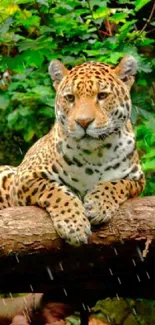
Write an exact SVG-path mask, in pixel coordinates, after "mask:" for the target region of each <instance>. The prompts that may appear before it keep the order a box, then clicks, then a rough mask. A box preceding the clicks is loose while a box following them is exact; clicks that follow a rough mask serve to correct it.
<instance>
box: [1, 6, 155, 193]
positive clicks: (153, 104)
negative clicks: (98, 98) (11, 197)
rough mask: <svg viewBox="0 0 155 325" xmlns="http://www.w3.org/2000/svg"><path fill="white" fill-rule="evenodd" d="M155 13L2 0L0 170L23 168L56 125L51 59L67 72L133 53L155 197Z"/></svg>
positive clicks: (136, 99) (140, 136)
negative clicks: (33, 149)
mask: <svg viewBox="0 0 155 325" xmlns="http://www.w3.org/2000/svg"><path fill="white" fill-rule="evenodd" d="M153 11H154V7H152V4H151V1H150V0H133V1H124V0H117V1H115V2H114V1H112V0H111V1H110V0H104V1H102V0H87V1H86V0H85V1H80V0H74V1H73V0H68V1H65V0H53V1H52V0H16V2H13V1H10V0H1V2H0V17H1V18H0V44H1V46H0V73H1V80H0V90H1V92H0V120H1V123H0V136H1V143H0V160H1V161H0V163H10V164H13V163H14V162H15V160H16V163H19V161H20V160H21V159H22V156H23V155H24V153H25V151H26V150H27V148H28V147H29V146H30V145H31V144H32V143H33V142H34V141H35V140H36V139H38V138H39V137H41V136H42V135H43V134H45V133H46V132H47V131H48V130H49V128H50V126H51V124H52V123H53V121H54V96H55V94H54V91H53V89H52V87H51V81H50V78H49V76H48V74H47V67H48V64H49V61H50V60H51V59H54V58H59V59H60V60H62V61H63V62H64V63H65V64H66V65H68V66H69V67H70V66H74V65H76V64H79V63H82V62H84V61H85V60H99V61H101V62H107V63H110V64H114V65H115V64H116V63H117V62H118V61H119V59H120V58H121V57H122V56H123V55H125V54H127V53H128V54H132V55H134V56H135V57H136V59H137V61H138V65H139V67H138V76H137V81H136V85H135V87H134V89H133V91H132V98H133V115H132V119H133V123H134V124H135V130H136V135H137V145H138V149H139V152H140V155H141V160H142V166H143V168H144V171H145V172H146V175H147V180H148V181H147V186H146V190H145V194H153V193H155V171H154V169H155V167H154V166H155V158H154V157H155V131H154V130H155V114H154V112H155V96H154V95H153V84H152V82H153V69H154V66H155V60H154V59H153V58H152V57H153V42H154V41H153V39H152V38H151V32H150V31H151V29H153V26H154V23H155V22H154V21H153V18H152V16H153ZM10 78H11V81H10ZM14 156H16V159H15V158H14Z"/></svg>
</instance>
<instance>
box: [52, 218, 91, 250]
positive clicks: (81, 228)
mask: <svg viewBox="0 0 155 325" xmlns="http://www.w3.org/2000/svg"><path fill="white" fill-rule="evenodd" d="M53 223H54V227H55V230H56V232H57V233H58V235H59V236H60V237H62V238H64V239H65V240H66V242H67V243H69V244H70V245H73V246H80V245H82V244H87V242H88V236H89V234H91V226H90V222H89V220H88V219H87V218H86V217H85V215H84V214H83V213H80V212H79V215H75V214H73V215H71V214H65V216H64V217H63V218H62V216H61V217H60V216H58V217H55V218H54V219H53Z"/></svg>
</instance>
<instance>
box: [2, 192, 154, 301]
mask: <svg viewBox="0 0 155 325" xmlns="http://www.w3.org/2000/svg"><path fill="white" fill-rule="evenodd" d="M154 246H155V197H144V198H137V199H133V200H128V201H127V202H125V203H124V204H123V205H122V207H121V208H120V210H119V211H118V213H117V215H115V217H114V218H113V219H112V220H111V222H110V223H108V224H106V225H103V226H100V227H96V228H94V229H93V233H92V235H91V236H90V238H89V244H88V245H83V246H81V247H78V248H75V247H71V246H69V245H68V244H66V243H64V241H63V240H62V239H60V238H58V236H57V234H56V233H55V231H54V229H53V225H52V221H51V219H50V217H49V215H47V213H46V212H45V211H44V210H42V209H40V208H38V207H16V208H8V209H5V210H1V211H0V290H1V292H30V291H35V292H46V291H48V290H52V296H53V299H54V301H64V300H67V301H68V300H69V299H71V300H73V297H74V299H75V300H79V301H81V300H82V301H85V300H88V298H89V300H91V299H93V300H95V299H96V297H97V299H99V297H102V298H104V297H106V296H119V295H123V296H132V297H149V298H154V296H155V284H154V281H153V277H154V273H155V263H154V258H155V250H154ZM151 279H152V280H151Z"/></svg>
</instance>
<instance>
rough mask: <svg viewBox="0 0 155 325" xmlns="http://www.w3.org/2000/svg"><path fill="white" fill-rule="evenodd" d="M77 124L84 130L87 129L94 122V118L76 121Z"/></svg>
mask: <svg viewBox="0 0 155 325" xmlns="http://www.w3.org/2000/svg"><path fill="white" fill-rule="evenodd" d="M75 121H76V123H77V124H79V125H80V126H82V128H83V129H86V128H87V127H88V125H89V124H90V123H91V122H93V121H94V118H84V119H80V118H78V119H76V120H75Z"/></svg>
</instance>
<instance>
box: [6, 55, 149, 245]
mask: <svg viewBox="0 0 155 325" xmlns="http://www.w3.org/2000/svg"><path fill="white" fill-rule="evenodd" d="M48 71H49V75H50V77H51V79H52V81H53V87H54V88H55V91H56V98H55V116H56V119H55V123H54V124H53V126H52V128H51V129H50V131H49V133H48V134H46V135H44V136H43V137H42V138H41V139H39V140H38V141H37V142H36V143H35V144H33V145H32V147H31V148H30V149H29V150H28V152H27V153H26V155H25V157H24V159H23V161H22V162H21V163H20V165H19V166H17V167H12V166H1V167H0V209H4V208H7V207H13V206H27V205H29V206H30V205H32V206H33V205H36V206H38V207H41V208H43V209H45V210H46V211H47V212H48V214H49V215H50V218H51V222H52V223H53V226H54V229H55V230H56V232H57V234H58V235H59V236H60V237H61V238H63V239H64V240H65V241H66V242H67V243H68V244H70V245H74V246H79V245H83V244H87V243H88V242H89V238H90V234H91V232H92V230H91V228H92V227H91V225H100V224H102V223H105V222H108V221H109V220H110V219H111V218H112V217H114V216H115V215H116V213H117V211H118V209H119V207H120V205H121V204H122V203H123V202H125V201H126V200H127V199H129V198H134V197H136V196H138V195H139V194H140V193H141V192H142V191H143V189H144V187H145V176H144V173H143V171H142V168H141V164H140V159H139V155H138V152H137V149H136V139H135V134H134V131H133V127H132V123H131V110H132V102H131V95H130V90H131V87H132V85H133V84H134V81H135V75H136V71H137V61H136V59H135V58H134V57H133V56H132V55H125V56H124V57H123V58H122V59H121V60H120V62H119V63H118V64H117V65H110V64H108V63H104V62H98V61H88V62H84V63H81V64H79V65H75V66H73V67H72V68H71V69H67V67H66V66H65V65H64V64H63V63H62V62H61V61H60V60H58V59H53V60H52V61H51V62H50V64H49V68H48Z"/></svg>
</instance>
